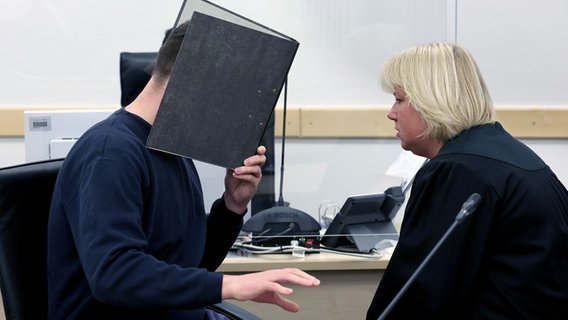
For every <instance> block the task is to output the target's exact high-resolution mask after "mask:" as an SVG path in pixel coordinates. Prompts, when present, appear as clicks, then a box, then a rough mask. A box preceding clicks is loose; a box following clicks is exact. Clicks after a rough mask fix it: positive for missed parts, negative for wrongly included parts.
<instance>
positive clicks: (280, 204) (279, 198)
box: [278, 77, 288, 206]
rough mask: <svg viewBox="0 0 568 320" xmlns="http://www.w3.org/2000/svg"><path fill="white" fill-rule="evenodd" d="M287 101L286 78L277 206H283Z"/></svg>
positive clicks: (286, 82) (286, 81)
mask: <svg viewBox="0 0 568 320" xmlns="http://www.w3.org/2000/svg"><path fill="white" fill-rule="evenodd" d="M287 100H288V77H286V79H285V80H284V108H283V111H282V119H283V120H282V154H281V159H280V192H279V196H278V205H279V206H283V205H284V197H283V196H282V194H283V192H282V186H283V185H284V152H285V145H286V109H287Z"/></svg>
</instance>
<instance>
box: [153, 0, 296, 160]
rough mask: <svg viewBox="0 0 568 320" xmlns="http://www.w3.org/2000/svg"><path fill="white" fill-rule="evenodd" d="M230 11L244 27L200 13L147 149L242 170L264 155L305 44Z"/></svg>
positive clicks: (191, 26) (194, 18)
mask: <svg viewBox="0 0 568 320" xmlns="http://www.w3.org/2000/svg"><path fill="white" fill-rule="evenodd" d="M203 2H204V3H207V1H203ZM214 6H216V5H214ZM216 8H217V9H219V8H220V7H218V6H217V7H216ZM220 9H223V8H220ZM182 10H183V7H182ZM222 11H223V12H224V14H225V15H230V16H231V17H232V20H239V19H240V20H242V22H244V23H234V22H230V21H228V19H225V18H223V19H222V18H219V17H214V16H211V15H209V14H205V13H203V12H198V11H193V13H192V15H191V19H190V21H189V25H188V29H187V33H186V36H185V38H184V40H183V43H182V47H181V49H180V52H179V54H178V57H177V60H176V62H175V65H174V68H173V71H172V74H171V76H170V80H169V83H168V86H167V88H166V91H165V94H164V97H163V99H162V102H161V105H160V108H159V110H158V113H157V115H156V119H155V121H154V124H153V126H152V129H151V131H150V135H149V138H148V141H147V147H149V148H152V149H156V150H161V151H165V152H168V153H173V154H177V155H180V156H184V157H189V158H192V159H195V160H199V161H202V162H206V163H210V164H213V165H217V166H221V167H225V168H235V167H237V166H241V165H242V164H243V160H244V159H246V158H247V157H250V156H252V155H254V154H255V153H256V148H257V147H258V145H259V143H260V141H261V139H262V136H263V133H264V131H265V129H266V127H267V125H268V122H269V119H270V116H271V114H272V112H273V111H274V107H275V106H276V103H277V101H278V98H279V95H280V92H281V91H282V88H283V85H284V82H285V80H286V77H287V74H288V71H289V69H290V67H291V65H292V61H293V59H294V56H295V54H296V51H297V49H298V46H299V43H298V42H297V41H295V40H294V39H292V38H290V37H287V36H284V35H282V34H280V33H277V32H275V31H274V30H271V29H269V28H266V27H264V26H262V25H260V24H257V23H255V22H254V21H251V20H248V19H246V18H244V17H240V16H239V15H237V14H234V13H232V12H230V11H228V10H224V9H223V10H222ZM180 16H181V14H180ZM178 20H179V17H178Z"/></svg>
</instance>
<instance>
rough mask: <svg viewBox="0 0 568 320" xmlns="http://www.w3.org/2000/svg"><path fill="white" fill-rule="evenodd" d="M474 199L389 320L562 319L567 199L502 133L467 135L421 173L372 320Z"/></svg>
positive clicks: (479, 130) (566, 287) (567, 308)
mask: <svg viewBox="0 0 568 320" xmlns="http://www.w3.org/2000/svg"><path fill="white" fill-rule="evenodd" d="M472 193H479V194H480V195H481V202H480V205H479V207H478V208H477V210H476V211H475V212H474V213H473V214H472V215H471V216H469V217H468V218H467V219H466V220H465V221H464V222H463V223H461V224H459V225H458V226H457V227H456V229H454V231H453V233H452V234H451V235H450V236H449V237H448V238H447V239H446V241H445V242H444V244H443V245H442V246H441V247H440V248H439V250H438V251H437V253H436V254H435V255H434V256H433V257H432V259H431V260H430V261H429V263H428V264H427V265H426V266H425V268H424V269H423V270H422V272H421V273H420V275H419V276H418V277H417V278H416V280H415V281H414V282H413V284H412V285H411V286H410V287H409V288H408V290H407V291H406V293H405V294H404V295H403V296H402V298H401V299H400V300H399V302H398V303H397V304H396V305H395V307H394V308H393V309H392V310H391V312H390V313H389V316H388V317H387V318H388V319H568V192H567V191H566V188H565V187H564V186H563V185H562V183H561V182H560V181H559V180H558V178H557V177H556V175H555V174H554V173H553V172H552V171H551V170H550V168H549V167H548V166H547V165H546V164H545V163H544V162H543V161H542V160H541V159H540V158H539V157H538V156H537V155H536V154H535V153H534V152H533V151H532V150H530V149H529V148H528V147H527V146H525V145H524V144H522V143H521V142H519V141H518V140H516V139H515V138H513V137H512V136H511V135H509V134H508V133H507V132H506V131H505V130H504V129H503V127H502V126H501V125H500V124H499V123H495V124H488V125H482V126H477V127H474V128H472V129H469V130H466V131H463V132H462V133H460V134H459V135H458V136H457V137H455V138H454V139H452V140H450V141H449V142H448V143H446V144H445V145H444V147H443V148H442V149H441V150H440V152H439V153H438V154H437V155H436V156H435V157H434V158H432V159H431V160H430V161H429V162H428V163H426V164H425V165H424V167H423V168H422V169H421V170H420V171H419V172H418V174H417V175H416V177H415V181H414V184H413V188H412V193H411V195H410V198H409V201H408V204H407V207H406V212H405V216H404V219H403V222H402V226H401V233H400V238H399V242H398V244H397V247H396V249H395V251H394V253H393V255H392V258H391V260H390V262H389V265H388V267H387V270H386V271H385V274H384V276H383V278H382V280H381V282H380V284H379V287H378V288H377V291H376V293H375V296H374V297H373V300H372V303H371V306H370V307H369V310H368V313H367V319H377V318H378V317H379V315H380V314H381V312H382V311H383V310H384V309H385V308H386V307H387V305H388V304H389V303H390V301H391V300H392V299H393V298H394V296H395V295H396V294H397V292H398V291H399V290H400V289H401V287H402V286H403V285H404V283H405V282H406V280H407V279H408V278H409V277H410V276H411V274H412V273H413V272H414V271H415V270H416V268H417V267H418V266H419V264H420V263H421V262H422V261H423V259H424V258H425V257H426V256H427V255H428V253H429V251H430V250H431V249H432V248H433V247H434V245H435V244H436V242H437V241H438V240H439V239H440V238H441V237H442V236H443V234H444V233H445V232H446V230H447V229H448V228H449V227H450V225H451V224H452V223H453V222H454V220H455V217H456V214H457V213H458V212H459V210H460V208H461V206H462V204H463V202H464V201H466V200H467V199H468V198H469V196H470V195H471V194H472Z"/></svg>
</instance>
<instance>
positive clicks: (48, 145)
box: [24, 108, 116, 162]
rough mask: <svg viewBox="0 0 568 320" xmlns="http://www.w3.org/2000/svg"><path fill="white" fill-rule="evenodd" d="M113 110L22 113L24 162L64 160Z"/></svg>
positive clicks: (26, 111)
mask: <svg viewBox="0 0 568 320" xmlns="http://www.w3.org/2000/svg"><path fill="white" fill-rule="evenodd" d="M114 111H116V109H112V108H109V109H62V110H25V111H24V143H25V152H26V157H25V158H26V162H33V161H41V160H48V159H58V158H64V157H65V156H67V153H68V152H69V150H70V149H71V147H72V146H73V144H74V143H75V142H76V141H77V139H79V137H80V136H81V135H82V134H83V133H84V132H85V131H87V129H89V128H90V127H91V126H92V125H94V124H95V123H97V122H99V121H101V120H103V119H105V118H107V117H108V116H109V115H110V114H111V113H113V112H114Z"/></svg>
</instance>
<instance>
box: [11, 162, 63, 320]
mask: <svg viewBox="0 0 568 320" xmlns="http://www.w3.org/2000/svg"><path fill="white" fill-rule="evenodd" d="M62 163H63V159H56V160H47V161H41V162H32V163H26V164H22V165H17V166H12V167H7V168H2V169H0V291H1V292H2V298H3V301H4V313H5V315H6V319H7V320H11V319H45V318H46V317H47V218H48V215H49V207H50V204H51V195H52V193H53V187H54V184H55V180H56V178H57V174H58V173H59V169H60V167H61V164H62Z"/></svg>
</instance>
